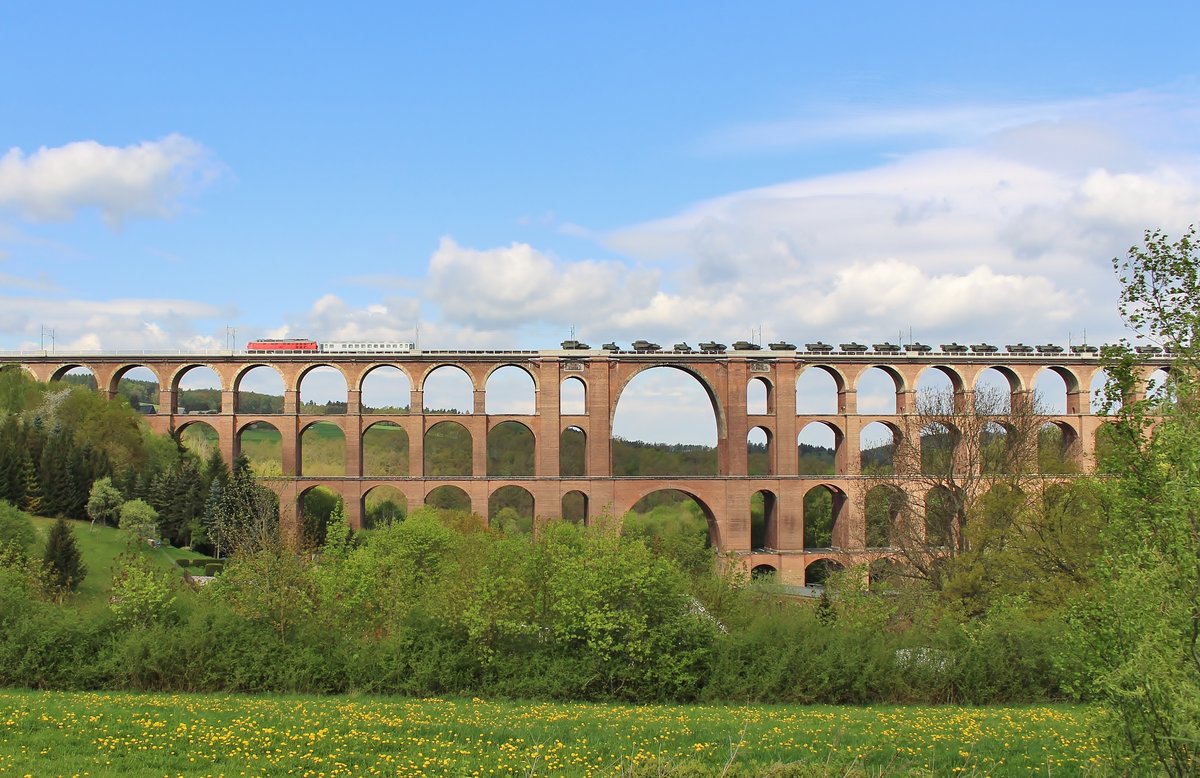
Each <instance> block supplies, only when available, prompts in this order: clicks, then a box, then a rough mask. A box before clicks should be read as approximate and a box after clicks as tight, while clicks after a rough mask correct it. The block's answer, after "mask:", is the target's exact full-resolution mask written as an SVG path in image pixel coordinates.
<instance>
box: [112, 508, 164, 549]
mask: <svg viewBox="0 0 1200 778" xmlns="http://www.w3.org/2000/svg"><path fill="white" fill-rule="evenodd" d="M118 526H120V528H121V529H122V530H124V531H125V532H128V533H129V534H130V535H132V536H133V537H134V538H135V539H136V540H137V541H138V542H142V541H145V540H147V539H154V538H157V537H158V511H156V510H154V508H153V507H151V505H150V503H148V502H146V501H145V500H130V501H129V502H127V503H125V504H124V505H122V506H121V518H120V523H119V525H118Z"/></svg>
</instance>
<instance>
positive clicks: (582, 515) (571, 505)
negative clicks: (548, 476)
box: [562, 490, 590, 525]
mask: <svg viewBox="0 0 1200 778" xmlns="http://www.w3.org/2000/svg"><path fill="white" fill-rule="evenodd" d="M589 518H590V517H589V516H588V497H587V495H586V494H584V493H583V492H580V491H577V490H571V491H569V492H567V493H566V494H564V495H563V496H562V519H563V521H569V522H571V523H572V524H583V525H587V524H588V523H590V522H589Z"/></svg>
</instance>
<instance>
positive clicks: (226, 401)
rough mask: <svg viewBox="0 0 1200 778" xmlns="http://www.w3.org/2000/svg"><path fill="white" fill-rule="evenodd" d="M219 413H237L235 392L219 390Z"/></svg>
mask: <svg viewBox="0 0 1200 778" xmlns="http://www.w3.org/2000/svg"><path fill="white" fill-rule="evenodd" d="M221 413H230V414H232V413H237V392H233V391H227V390H225V389H222V390H221Z"/></svg>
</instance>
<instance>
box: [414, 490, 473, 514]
mask: <svg viewBox="0 0 1200 778" xmlns="http://www.w3.org/2000/svg"><path fill="white" fill-rule="evenodd" d="M438 489H455V490H457V491H459V492H461V493H462V494H464V495H465V496H466V498H467V505H469V506H470V507H469V508H468V510H469V511H471V512H472V513H475V508H476V506H475V500H474V499H473V498H472V497H471V493H470V492H468V491H467V490H466V489H464V488H462V487H461V486H458V485H457V484H448V483H432V484H429V486H428V487H427V488H426V489H425V494H423V495H422V496H421V504H422V505H428V504H429V495H431V494H433V493H434V492H436V491H437V490H438Z"/></svg>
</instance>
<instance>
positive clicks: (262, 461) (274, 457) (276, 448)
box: [234, 421, 283, 478]
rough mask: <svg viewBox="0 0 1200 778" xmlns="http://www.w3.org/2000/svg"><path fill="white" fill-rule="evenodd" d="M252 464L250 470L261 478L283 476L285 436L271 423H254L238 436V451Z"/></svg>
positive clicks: (248, 425) (243, 429)
mask: <svg viewBox="0 0 1200 778" xmlns="http://www.w3.org/2000/svg"><path fill="white" fill-rule="evenodd" d="M238 455H241V456H244V457H245V458H246V461H247V462H249V463H250V470H251V471H252V472H253V473H254V475H256V476H258V477H259V478H262V477H266V476H280V475H283V435H281V434H280V432H279V429H278V428H277V427H276V426H275V425H274V424H271V423H269V422H265V421H254V422H251V423H249V424H247V425H246V426H244V427H242V428H241V430H239V431H238V434H237V450H236V451H235V453H234V457H235V458H236V457H237V456H238Z"/></svg>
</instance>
